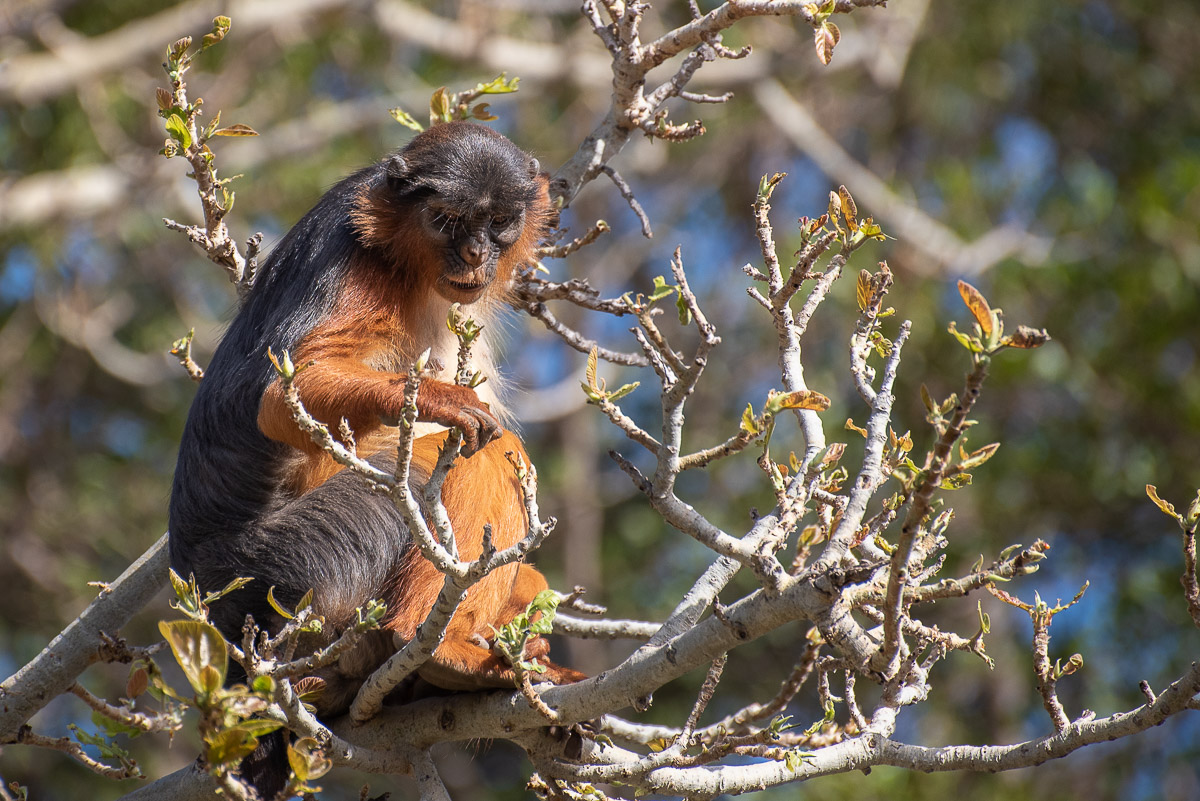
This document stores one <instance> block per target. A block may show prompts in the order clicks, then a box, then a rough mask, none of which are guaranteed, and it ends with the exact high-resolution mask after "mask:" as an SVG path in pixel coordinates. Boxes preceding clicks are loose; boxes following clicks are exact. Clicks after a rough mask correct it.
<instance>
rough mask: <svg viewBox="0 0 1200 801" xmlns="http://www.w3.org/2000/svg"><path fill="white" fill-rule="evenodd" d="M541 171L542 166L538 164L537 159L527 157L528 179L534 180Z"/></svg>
mask: <svg viewBox="0 0 1200 801" xmlns="http://www.w3.org/2000/svg"><path fill="white" fill-rule="evenodd" d="M541 171H542V165H541V164H540V163H539V162H538V160H537V159H535V158H533V157H532V156H530V157H529V177H530V178H536V177H537V174H538V173H539V172H541Z"/></svg>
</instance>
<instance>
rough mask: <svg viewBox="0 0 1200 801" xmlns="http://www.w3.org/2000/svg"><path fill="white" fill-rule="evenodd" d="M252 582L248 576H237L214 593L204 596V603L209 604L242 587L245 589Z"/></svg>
mask: <svg viewBox="0 0 1200 801" xmlns="http://www.w3.org/2000/svg"><path fill="white" fill-rule="evenodd" d="M252 581H254V579H253V578H252V577H250V576H238V577H237V578H235V579H234V580H233V581H231V582H229V583H228V584H226V585H225V586H224V587H222V588H221V589H219V590H217V591H216V592H210V593H209V594H208V595H206V596H204V603H206V604H210V603H212V602H213V601H215V600H217V599H218V598H222V597H224V596H226V595H228V594H229V593H231V592H233V591H234V590H240V589H241V588H242V587H245V586H246V585H247V584H249V583H250V582H252Z"/></svg>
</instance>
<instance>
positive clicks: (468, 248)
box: [458, 239, 488, 267]
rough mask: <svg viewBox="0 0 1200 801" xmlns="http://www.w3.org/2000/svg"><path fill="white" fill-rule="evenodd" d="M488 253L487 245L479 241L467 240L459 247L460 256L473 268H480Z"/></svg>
mask: <svg viewBox="0 0 1200 801" xmlns="http://www.w3.org/2000/svg"><path fill="white" fill-rule="evenodd" d="M487 252H488V248H487V245H486V244H484V243H483V242H480V241H479V240H478V239H470V240H467V241H466V242H463V243H462V244H461V245H459V246H458V255H459V256H460V257H461V258H462V260H463V261H465V262H466V263H467V264H469V265H471V266H472V267H478V266H479V265H481V264H483V260H484V258H486V257H487Z"/></svg>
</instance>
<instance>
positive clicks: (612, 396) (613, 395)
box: [608, 381, 642, 401]
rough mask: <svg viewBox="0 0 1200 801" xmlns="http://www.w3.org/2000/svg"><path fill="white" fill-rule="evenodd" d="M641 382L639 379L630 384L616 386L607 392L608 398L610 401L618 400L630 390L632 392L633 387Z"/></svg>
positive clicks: (635, 387)
mask: <svg viewBox="0 0 1200 801" xmlns="http://www.w3.org/2000/svg"><path fill="white" fill-rule="evenodd" d="M641 383H642V382H641V381H634V382H633V383H632V384H624V385H622V386H620V387H618V388H617V389H614V390H613V391H612V392H610V393H608V399H609V400H610V401H615V400H620V399H621V398H623V397H625V396H626V395H628V394H629V393H630V392H633V391H634V390H635V389H637V388H638V387H639V386H640V385H641Z"/></svg>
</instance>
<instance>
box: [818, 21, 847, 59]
mask: <svg viewBox="0 0 1200 801" xmlns="http://www.w3.org/2000/svg"><path fill="white" fill-rule="evenodd" d="M841 39H842V32H841V31H839V30H838V26H836V25H834V24H833V23H832V22H828V21H826V22H822V23H821V24H820V25H819V26H817V28H816V29H815V30H813V45H814V46H815V47H816V49H817V59H818V60H819V61H820V62H821V63H822V64H824V65H825V66H827V67H828V66H829V62H830V61H832V60H833V48H835V47H837V43H838V42H840V41H841Z"/></svg>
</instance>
